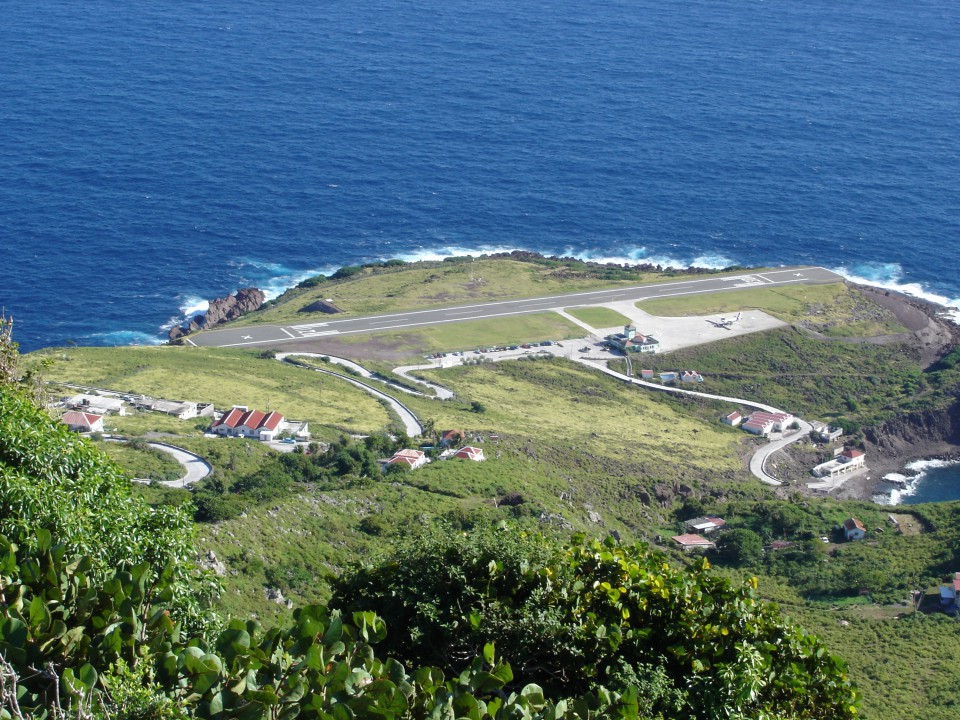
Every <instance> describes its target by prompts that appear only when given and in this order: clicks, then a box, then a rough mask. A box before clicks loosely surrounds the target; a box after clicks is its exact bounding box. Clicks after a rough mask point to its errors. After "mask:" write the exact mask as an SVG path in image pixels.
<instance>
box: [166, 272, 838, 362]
mask: <svg viewBox="0 0 960 720" xmlns="http://www.w3.org/2000/svg"><path fill="white" fill-rule="evenodd" d="M842 281H843V278H842V277H841V276H840V275H837V274H836V273H834V272H831V271H830V270H827V269H826V268H822V267H795V268H785V269H781V270H770V271H766V272H756V273H744V274H742V275H727V276H724V277H705V278H693V279H690V280H678V281H673V282H664V283H656V284H653V285H637V286H634V287H621V288H613V289H610V290H590V291H586V292H577V293H568V294H563V295H551V296H549V297H539V298H527V299H525V300H502V301H495V302H486V303H476V304H470V305H460V306H456V307H447V308H440V309H435V310H412V311H409V312H396V313H388V314H384V315H367V316H364V317H355V318H344V319H342V320H332V319H331V320H327V321H321V322H310V323H303V324H299V325H285V326H278V325H249V326H246V327H240V328H230V327H226V328H223V329H220V330H210V331H206V332H201V333H199V334H197V335H192V336H190V337H189V338H184V342H185V343H187V344H188V345H199V346H204V347H245V346H256V345H267V346H269V345H278V344H290V343H293V342H296V341H298V340H315V339H317V338H323V337H336V336H338V335H351V334H356V333H374V332H387V331H393V330H403V329H406V328H415V327H422V326H425V325H439V324H441V323H453V322H463V321H466V320H486V319H490V318H497V317H505V316H510V315H528V314H531V313H538V312H546V311H549V310H557V309H564V308H571V307H579V306H585V305H600V304H603V303H608V302H614V301H623V300H628V301H634V302H635V301H637V300H650V299H654V298H667V297H678V296H683V295H697V294H704V293H714V292H724V291H726V290H742V289H744V288H761V287H776V286H779V285H795V284H798V283H803V284H808V285H819V284H824V283H832V282H842Z"/></svg>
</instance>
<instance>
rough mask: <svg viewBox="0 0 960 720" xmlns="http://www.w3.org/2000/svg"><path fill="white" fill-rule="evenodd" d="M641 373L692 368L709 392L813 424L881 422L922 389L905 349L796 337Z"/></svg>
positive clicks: (712, 349)
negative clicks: (754, 401) (758, 402)
mask: <svg viewBox="0 0 960 720" xmlns="http://www.w3.org/2000/svg"><path fill="white" fill-rule="evenodd" d="M644 366H645V367H649V368H651V369H653V370H655V371H662V370H676V369H677V368H686V367H691V368H695V369H696V370H698V371H699V372H700V373H701V374H702V375H703V376H704V380H705V382H704V383H703V386H702V388H703V390H705V391H707V392H711V393H718V394H721V395H732V396H734V397H746V398H762V399H763V401H764V402H766V403H769V404H771V405H774V406H777V407H783V408H786V409H789V410H791V411H793V412H798V413H801V414H803V415H805V416H809V417H810V418H812V419H815V418H818V417H820V418H824V419H827V418H832V417H837V416H848V417H859V418H864V419H868V420H869V419H871V418H875V417H882V416H883V415H885V414H889V413H892V412H895V411H896V409H897V407H898V405H899V404H900V403H904V402H908V401H911V400H912V399H913V398H914V396H915V394H916V393H917V392H918V390H920V389H922V386H923V380H922V373H921V371H920V368H919V365H918V364H917V361H916V359H915V358H914V357H913V353H912V352H910V349H909V348H908V347H906V346H904V345H901V344H895V345H872V344H848V343H831V342H824V341H822V340H816V339H811V338H808V337H806V336H805V335H803V334H802V333H800V332H798V331H796V330H791V329H782V330H771V331H769V332H765V333H758V334H755V335H747V336H743V337H738V338H731V339H729V340H723V341H720V342H717V343H713V344H710V345H702V346H698V347H694V348H688V349H685V350H678V351H676V352H672V353H669V354H664V355H656V356H651V357H649V358H647V359H645V360H644Z"/></svg>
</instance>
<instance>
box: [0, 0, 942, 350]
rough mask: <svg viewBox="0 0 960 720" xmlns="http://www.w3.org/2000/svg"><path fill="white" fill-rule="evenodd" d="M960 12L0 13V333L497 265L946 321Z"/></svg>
mask: <svg viewBox="0 0 960 720" xmlns="http://www.w3.org/2000/svg"><path fill="white" fill-rule="evenodd" d="M958 144H960V4H958V3H957V2H956V1H955V0H916V1H915V2H911V3H898V2H893V1H892V0H860V1H859V2H856V3H838V2H836V0H804V1H803V2H797V1H796V0H766V1H758V0H685V1H684V2H682V3H677V2H664V1H663V0H659V1H654V0H607V1H606V2H603V3H588V2H572V1H571V0H551V1H550V2H546V1H545V0H444V1H443V2H435V1H433V0H430V1H428V0H390V1H389V2H388V1H387V0H322V1H321V2H313V3H300V2H263V1H254V0H220V2H217V3H209V2H198V1H196V0H181V1H180V2H176V3H156V2H145V1H144V0H125V1H124V2H119V1H117V0H113V1H111V0H87V2H83V3H78V2H74V1H68V0H34V1H33V2H30V3H27V2H18V1H16V0H12V1H11V0H7V1H6V2H0V278H2V279H0V305H3V306H5V307H6V309H7V311H8V312H12V313H13V315H14V316H15V318H16V322H17V325H16V331H15V334H16V337H17V338H18V339H19V341H20V342H21V344H22V346H23V348H24V349H26V350H31V349H35V348H38V347H42V346H45V345H54V344H63V343H66V342H68V341H74V342H77V343H80V344H124V343H130V342H141V343H146V342H159V341H160V339H161V337H162V335H163V329H164V328H165V327H167V326H169V324H170V323H172V322H174V321H176V320H178V319H180V318H181V317H182V316H183V313H184V312H185V311H186V310H187V309H189V308H191V307H195V306H197V304H198V303H199V302H200V300H201V299H203V298H210V297H214V296H221V295H224V294H226V293H228V292H231V291H233V290H235V289H236V288H238V287H241V286H245V285H251V284H252V285H257V286H260V287H265V288H267V289H268V290H270V291H271V292H272V293H277V292H279V291H281V290H282V289H283V288H284V287H287V286H289V285H291V284H293V283H295V282H297V281H298V280H299V279H300V278H302V277H304V276H306V275H308V274H311V273H313V272H316V271H321V270H330V269H332V268H335V267H338V266H340V265H343V264H350V263H354V262H357V261H364V260H372V259H377V258H389V257H404V258H415V257H438V256H443V255H445V254H461V253H464V252H483V251H491V250H499V249H513V248H523V249H530V250H538V251H541V252H545V253H548V254H552V253H562V254H574V255H578V256H582V257H586V258H594V259H607V258H611V259H618V260H641V259H643V260H656V261H658V262H664V263H668V264H676V265H688V264H699V265H709V266H723V265H727V264H731V263H741V264H761V263H762V264H789V263H816V264H822V265H825V266H827V267H831V268H835V269H841V270H843V271H844V272H846V273H847V274H848V275H851V276H855V277H860V278H865V279H868V280H871V281H873V282H876V283H881V284H886V285H893V286H900V287H906V288H907V289H909V290H911V291H912V292H915V293H918V294H925V295H927V296H930V297H933V298H934V299H939V300H940V301H941V302H944V303H947V304H950V305H953V306H960V253H958V245H960V192H958V188H960V152H958V149H960V148H958Z"/></svg>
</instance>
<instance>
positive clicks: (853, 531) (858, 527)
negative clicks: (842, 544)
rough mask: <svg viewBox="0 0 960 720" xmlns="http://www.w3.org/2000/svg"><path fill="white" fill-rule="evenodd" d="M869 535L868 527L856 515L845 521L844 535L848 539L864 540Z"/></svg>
mask: <svg viewBox="0 0 960 720" xmlns="http://www.w3.org/2000/svg"><path fill="white" fill-rule="evenodd" d="M866 535H867V529H866V528H865V527H864V526H863V523H862V522H860V521H859V520H858V519H857V518H855V517H850V518H848V519H847V520H844V521H843V536H844V537H845V538H846V539H847V540H863V538H864V537H866Z"/></svg>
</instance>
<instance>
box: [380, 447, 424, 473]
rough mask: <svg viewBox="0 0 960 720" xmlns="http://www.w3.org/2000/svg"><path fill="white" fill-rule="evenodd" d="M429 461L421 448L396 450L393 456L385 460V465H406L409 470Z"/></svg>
mask: <svg viewBox="0 0 960 720" xmlns="http://www.w3.org/2000/svg"><path fill="white" fill-rule="evenodd" d="M428 462H429V459H428V458H427V454H426V453H425V452H423V451H422V450H410V449H404V450H398V451H397V452H395V453H394V454H393V457H392V458H390V459H389V460H387V463H386V464H387V465H406V466H407V467H408V468H410V469H411V470H416V469H417V468H419V467H423V466H424V465H426V464H427V463H428Z"/></svg>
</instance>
